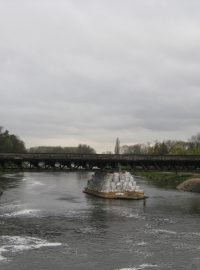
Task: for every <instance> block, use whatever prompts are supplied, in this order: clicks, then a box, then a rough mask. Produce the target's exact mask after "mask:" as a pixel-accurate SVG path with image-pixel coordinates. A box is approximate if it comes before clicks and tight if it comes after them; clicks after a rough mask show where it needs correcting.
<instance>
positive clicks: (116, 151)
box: [114, 138, 120, 155]
mask: <svg viewBox="0 0 200 270" xmlns="http://www.w3.org/2000/svg"><path fill="white" fill-rule="evenodd" d="M114 152H115V154H116V155H119V154H120V141H119V138H117V140H116V143H115V151H114Z"/></svg>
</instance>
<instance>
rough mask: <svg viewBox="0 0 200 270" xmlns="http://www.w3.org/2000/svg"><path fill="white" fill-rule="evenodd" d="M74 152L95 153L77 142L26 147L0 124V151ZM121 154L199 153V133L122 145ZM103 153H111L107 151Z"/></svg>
mask: <svg viewBox="0 0 200 270" xmlns="http://www.w3.org/2000/svg"><path fill="white" fill-rule="evenodd" d="M26 152H28V153H74V154H95V153H96V151H95V149H93V148H92V147H91V146H89V145H86V144H79V145H78V146H77V147H61V146H37V147H31V148H30V149H26V147H25V143H24V142H23V141H22V140H21V139H20V138H19V137H18V136H17V135H14V134H10V132H9V131H8V130H4V129H3V127H1V126H0V153H26ZM120 153H121V154H139V155H140V154H143V155H144V154H147V155H200V133H197V134H196V135H193V136H192V137H191V138H189V139H188V140H187V141H181V140H164V141H162V142H159V141H156V142H155V143H153V144H151V143H147V144H134V145H123V146H121V147H120ZM104 154H112V152H110V151H107V152H104Z"/></svg>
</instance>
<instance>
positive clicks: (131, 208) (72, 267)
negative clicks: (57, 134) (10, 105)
mask: <svg viewBox="0 0 200 270" xmlns="http://www.w3.org/2000/svg"><path fill="white" fill-rule="evenodd" d="M90 175H91V174H88V173H85V174H81V173H80V174H79V173H64V172H56V173H48V172H46V173H45V172H44V173H28V172H27V173H11V174H8V173H7V174H2V175H0V189H2V190H3V194H2V195H1V197H0V269H1V270H11V269H12V270H27V269H29V270H36V269H37V270H45V269H48V270H55V269H57V270H66V269H67V270H68V269H69V270H122V269H123V270H140V269H146V270H148V269H152V270H153V269H159V270H162V269H163V270H167V269H173V270H179V269H180V270H183V269H186V270H188V269H192V270H197V269H200V195H199V194H192V193H187V192H181V191H178V190H175V189H173V188H169V187H168V188H161V187H156V186H154V185H153V184H151V183H150V182H149V181H146V180H144V179H137V182H138V183H139V185H140V186H141V187H142V188H143V189H144V190H145V193H146V195H148V196H149V198H148V199H147V200H146V202H144V201H123V200H104V199H101V198H97V197H93V196H90V195H86V194H84V193H82V190H83V188H84V186H85V185H86V182H87V180H88V178H89V177H90Z"/></svg>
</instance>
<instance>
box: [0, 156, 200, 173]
mask: <svg viewBox="0 0 200 270" xmlns="http://www.w3.org/2000/svg"><path fill="white" fill-rule="evenodd" d="M119 163H120V165H121V168H122V170H123V169H124V170H127V169H128V170H200V155H163V156H157V155H111V154H110V155H107V154H55V153H24V154H12V153H1V154H0V166H1V167H2V168H22V169H23V168H29V169H33V168H38V169H46V170H47V169H66V170H91V171H92V170H115V169H116V168H118V165H119Z"/></svg>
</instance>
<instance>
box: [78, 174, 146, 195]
mask: <svg viewBox="0 0 200 270" xmlns="http://www.w3.org/2000/svg"><path fill="white" fill-rule="evenodd" d="M83 192H84V193H86V194H90V195H94V196H97V197H101V198H106V199H124V200H141V199H146V198H147V196H145V194H144V191H143V190H141V189H140V187H139V186H138V185H137V184H136V181H135V180H134V177H133V176H132V175H131V174H130V173H129V172H119V173H118V172H115V173H95V174H94V175H93V176H92V179H90V180H89V181H88V183H87V187H86V188H85V189H84V190H83Z"/></svg>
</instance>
